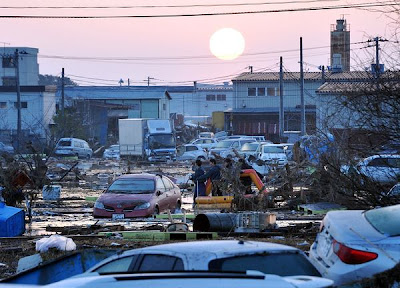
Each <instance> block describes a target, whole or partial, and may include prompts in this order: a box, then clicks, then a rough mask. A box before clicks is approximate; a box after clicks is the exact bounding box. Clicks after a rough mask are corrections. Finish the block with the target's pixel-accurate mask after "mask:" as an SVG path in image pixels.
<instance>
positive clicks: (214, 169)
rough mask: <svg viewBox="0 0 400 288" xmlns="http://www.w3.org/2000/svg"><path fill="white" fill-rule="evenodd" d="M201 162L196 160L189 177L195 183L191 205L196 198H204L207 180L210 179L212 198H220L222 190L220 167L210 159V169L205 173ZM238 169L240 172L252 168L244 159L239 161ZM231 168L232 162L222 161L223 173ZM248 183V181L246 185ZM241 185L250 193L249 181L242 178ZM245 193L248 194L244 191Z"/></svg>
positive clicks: (228, 160) (227, 159) (229, 160)
mask: <svg viewBox="0 0 400 288" xmlns="http://www.w3.org/2000/svg"><path fill="white" fill-rule="evenodd" d="M202 164H203V163H202V161H201V160H200V159H198V160H196V162H195V167H194V173H193V174H192V175H191V177H190V179H191V180H192V181H193V182H194V183H195V187H194V196H193V203H196V202H195V200H196V198H197V197H198V196H206V182H207V179H210V181H211V183H212V191H211V193H212V195H213V196H222V195H223V191H222V190H223V189H221V184H222V183H221V178H222V177H221V169H222V168H221V167H220V166H219V165H218V164H217V161H216V160H215V159H214V158H212V159H210V165H211V168H210V169H209V170H208V172H205V171H204V169H203V167H202ZM239 165H240V166H239V167H240V169H241V170H244V169H252V167H251V166H250V165H249V164H247V163H246V161H245V160H244V159H239ZM231 168H232V160H231V159H229V158H226V159H224V169H225V171H230V169H231ZM248 181H250V182H249V183H248ZM242 182H243V184H244V185H245V187H246V188H248V189H249V190H250V192H251V179H250V178H248V177H247V178H244V179H242ZM246 193H249V192H248V191H246Z"/></svg>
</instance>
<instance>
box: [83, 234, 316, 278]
mask: <svg viewBox="0 0 400 288" xmlns="http://www.w3.org/2000/svg"><path fill="white" fill-rule="evenodd" d="M189 270H195V271H196V270H197V271H213V272H246V271H248V270H256V271H260V272H262V273H265V274H273V275H278V276H282V277H284V276H299V275H303V276H314V277H321V274H320V273H319V272H318V270H316V269H315V267H314V266H313V265H312V264H311V263H310V261H309V260H308V258H307V256H306V255H305V254H304V253H303V252H302V251H301V250H299V249H297V248H294V247H290V246H286V245H281V244H275V243H268V242H258V241H242V240H207V241H192V242H181V243H172V244H163V245H156V246H151V247H145V248H139V249H133V250H129V251H125V252H123V253H122V254H118V255H114V256H111V257H109V258H107V259H105V260H103V261H102V262H100V263H98V264H97V265H96V266H94V267H92V268H90V269H89V270H88V271H86V272H85V273H83V274H80V275H81V276H82V277H86V276H89V275H91V274H97V275H99V274H100V275H101V274H107V273H138V272H148V271H165V272H169V271H189Z"/></svg>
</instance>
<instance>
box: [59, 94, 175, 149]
mask: <svg viewBox="0 0 400 288" xmlns="http://www.w3.org/2000/svg"><path fill="white" fill-rule="evenodd" d="M64 99H65V100H64V101H65V105H66V107H67V106H74V107H76V108H77V110H78V111H79V113H81V115H82V116H83V120H84V122H83V125H84V126H86V127H87V131H88V138H93V139H94V138H96V139H97V140H98V141H99V143H100V144H102V145H106V144H110V143H116V141H117V139H118V119H123V118H156V119H169V115H170V100H171V96H170V94H169V93H168V91H166V90H165V88H164V87H152V89H147V87H144V86H143V87H137V86H136V87H132V86H73V87H65V89H64ZM57 102H58V103H60V102H61V91H60V90H59V91H58V92H57ZM58 106H59V104H58Z"/></svg>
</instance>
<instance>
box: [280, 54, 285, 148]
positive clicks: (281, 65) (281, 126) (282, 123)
mask: <svg viewBox="0 0 400 288" xmlns="http://www.w3.org/2000/svg"><path fill="white" fill-rule="evenodd" d="M279 62H280V65H279V138H280V139H281V141H282V138H283V131H284V125H285V116H284V113H285V112H284V110H283V60H282V56H281V58H280V61H279Z"/></svg>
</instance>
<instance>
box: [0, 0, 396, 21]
mask: <svg viewBox="0 0 400 288" xmlns="http://www.w3.org/2000/svg"><path fill="white" fill-rule="evenodd" d="M387 2H390V3H387ZM393 5H395V4H394V3H393V1H386V2H381V3H376V2H374V3H371V2H369V3H359V4H347V5H336V6H323V7H304V8H286V9H271V10H257V11H236V12H212V13H188V14H158V15H156V14H155V15H96V16H93V15H92V16H78V15H69V16H68V15H66V16H62V15H0V18H5V19H117V18H118V19H121V18H178V17H203V16H227V15H252V14H271V13H286V12H305V11H322V10H337V9H357V8H358V9H361V8H373V7H386V6H393Z"/></svg>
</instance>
